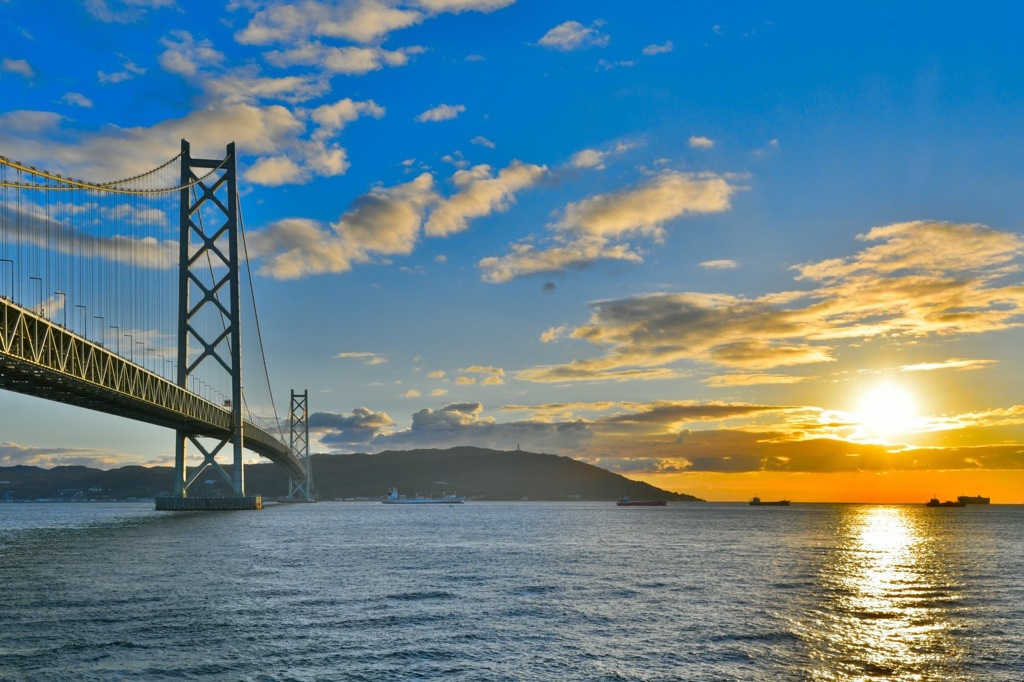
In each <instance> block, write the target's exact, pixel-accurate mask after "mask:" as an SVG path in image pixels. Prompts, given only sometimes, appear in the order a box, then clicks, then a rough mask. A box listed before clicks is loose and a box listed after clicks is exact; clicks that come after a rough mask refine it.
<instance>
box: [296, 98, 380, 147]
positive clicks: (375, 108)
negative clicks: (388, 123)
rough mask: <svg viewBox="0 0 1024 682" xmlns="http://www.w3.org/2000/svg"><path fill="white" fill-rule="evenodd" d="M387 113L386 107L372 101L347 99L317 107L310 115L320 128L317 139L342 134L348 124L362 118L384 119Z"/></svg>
mask: <svg viewBox="0 0 1024 682" xmlns="http://www.w3.org/2000/svg"><path fill="white" fill-rule="evenodd" d="M385 113H386V112H385V110H384V107H382V106H379V105H378V104H377V103H376V102H374V101H373V100H372V99H371V100H366V101H364V102H357V101H355V100H352V99H349V98H348V97H346V98H345V99H342V100H338V101H337V102H335V103H334V104H324V105H322V106H319V107H317V108H316V109H314V110H313V111H312V112H311V113H310V118H311V119H313V121H314V122H315V123H316V124H318V125H319V126H320V128H319V130H317V132H316V134H315V137H331V136H333V135H336V134H337V133H338V132H340V131H341V130H342V129H343V128H344V127H345V126H346V125H347V124H349V123H352V122H353V121H356V120H358V119H359V117H360V116H372V117H373V118H383V117H384V114H385Z"/></svg>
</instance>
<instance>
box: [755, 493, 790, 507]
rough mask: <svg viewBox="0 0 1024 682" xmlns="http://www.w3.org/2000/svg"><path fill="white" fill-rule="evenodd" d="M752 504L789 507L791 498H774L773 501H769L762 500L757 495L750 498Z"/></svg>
mask: <svg viewBox="0 0 1024 682" xmlns="http://www.w3.org/2000/svg"><path fill="white" fill-rule="evenodd" d="M750 506H751V507H788V506H789V500H773V501H771V502H768V501H766V500H762V499H761V498H760V497H757V496H756V495H755V496H754V497H752V498H751V499H750Z"/></svg>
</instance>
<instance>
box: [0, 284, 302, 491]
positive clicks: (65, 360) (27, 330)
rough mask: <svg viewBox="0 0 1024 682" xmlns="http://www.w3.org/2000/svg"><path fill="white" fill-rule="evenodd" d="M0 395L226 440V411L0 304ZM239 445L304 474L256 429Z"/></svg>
mask: <svg viewBox="0 0 1024 682" xmlns="http://www.w3.org/2000/svg"><path fill="white" fill-rule="evenodd" d="M0 389H7V390H10V391H15V392H17V393H24V394H26V395H33V396H37V397H40V398H46V399H47V400H55V401H58V402H62V403H68V404H71V405H78V406H80V407H85V408H88V409H90V410H98V411H100V412H107V413H109V414H114V415H117V416H120V417H127V418H129V419H135V420H137V421H141V422H146V423H149V424H156V425H157V426H165V427H167V428H171V429H181V430H184V431H186V432H188V433H191V434H193V435H196V436H206V437H210V438H220V439H226V438H230V437H231V435H232V433H233V432H234V431H233V429H232V414H231V411H230V410H226V409H224V408H223V407H222V406H220V405H217V404H216V403H212V402H210V401H208V400H206V399H205V398H202V397H201V396H198V395H196V394H194V393H191V392H190V391H187V390H185V389H184V388H182V387H180V386H178V385H177V384H175V383H173V382H171V381H168V380H167V379H165V378H163V377H162V376H160V375H158V374H155V373H153V372H150V371H149V370H147V369H145V368H144V367H141V366H139V365H136V364H135V363H133V362H130V361H128V360H125V359H124V358H122V357H121V356H119V355H117V354H115V353H112V352H111V351H109V350H107V349H106V348H104V347H103V346H101V345H99V344H96V343H93V342H92V341H88V340H86V339H84V338H82V337H80V336H78V335H77V334H74V333H72V332H71V331H69V330H67V329H65V328H63V327H61V326H58V325H55V324H53V323H52V322H50V321H49V320H47V319H46V318H43V317H40V316H39V315H36V314H35V313H33V312H31V311H29V310H26V309H25V308H22V307H21V306H19V305H17V304H15V303H13V302H11V301H9V300H7V299H5V298H0ZM242 429H243V439H244V446H245V447H246V448H247V449H249V450H252V451H253V452H256V453H257V454H259V455H262V456H263V457H266V458H267V459H269V460H271V461H274V462H277V463H278V464H282V465H284V466H285V467H287V468H288V470H289V471H290V472H291V473H292V474H293V475H295V476H296V477H299V478H304V477H305V475H306V472H305V467H304V465H303V463H302V461H301V460H300V459H299V458H298V457H296V456H295V454H294V453H293V452H292V451H291V449H290V448H289V447H288V446H287V445H285V444H284V443H282V442H281V441H280V440H278V439H277V438H275V437H274V436H273V435H271V434H270V433H269V432H267V431H265V430H264V429H262V428H261V427H259V426H257V425H256V424H253V423H251V422H249V421H246V422H245V423H244V424H243V427H242Z"/></svg>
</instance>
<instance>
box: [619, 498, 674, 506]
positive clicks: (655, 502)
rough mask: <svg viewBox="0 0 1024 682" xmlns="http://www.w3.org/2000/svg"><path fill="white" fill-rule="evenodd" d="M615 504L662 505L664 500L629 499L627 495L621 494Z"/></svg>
mask: <svg viewBox="0 0 1024 682" xmlns="http://www.w3.org/2000/svg"><path fill="white" fill-rule="evenodd" d="M615 504H617V505H618V506H620V507H664V506H665V500H631V499H629V495H623V496H622V499H620V500H619V501H618V502H616V503H615Z"/></svg>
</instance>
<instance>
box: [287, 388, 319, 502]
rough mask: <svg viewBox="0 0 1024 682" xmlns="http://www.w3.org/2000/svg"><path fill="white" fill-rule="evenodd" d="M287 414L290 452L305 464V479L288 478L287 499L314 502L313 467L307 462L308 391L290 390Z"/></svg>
mask: <svg viewBox="0 0 1024 682" xmlns="http://www.w3.org/2000/svg"><path fill="white" fill-rule="evenodd" d="M288 414H289V418H288V422H289V423H290V424H291V440H290V442H289V445H290V446H291V449H292V452H294V453H295V455H296V456H297V457H299V458H300V459H302V462H303V464H305V465H306V480H305V481H299V480H297V479H296V478H295V477H294V476H290V477H289V478H288V499H291V500H300V499H301V500H304V501H306V502H316V491H314V490H313V469H312V467H311V465H310V462H309V391H303V392H302V393H298V392H296V391H294V390H293V391H292V403H291V408H290V409H289V411H288Z"/></svg>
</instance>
